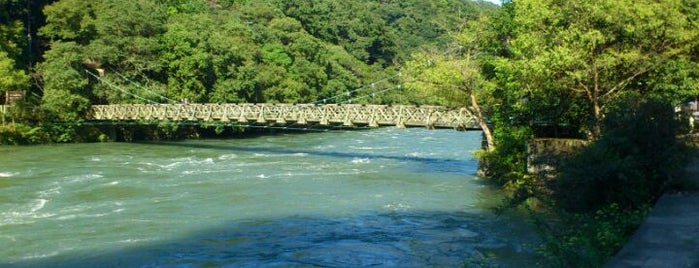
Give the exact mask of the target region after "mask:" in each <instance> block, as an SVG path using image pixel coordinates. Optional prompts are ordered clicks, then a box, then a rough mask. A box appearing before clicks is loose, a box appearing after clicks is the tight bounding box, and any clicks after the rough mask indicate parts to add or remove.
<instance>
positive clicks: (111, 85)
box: [85, 70, 159, 104]
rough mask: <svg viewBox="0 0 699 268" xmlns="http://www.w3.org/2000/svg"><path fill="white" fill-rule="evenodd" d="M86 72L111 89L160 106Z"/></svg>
mask: <svg viewBox="0 0 699 268" xmlns="http://www.w3.org/2000/svg"><path fill="white" fill-rule="evenodd" d="M85 72H86V73H88V74H89V75H91V76H92V77H94V78H97V80H98V81H100V82H102V83H105V84H107V85H108V86H109V87H111V88H114V89H117V90H119V91H121V92H123V93H125V94H127V95H129V96H132V97H134V98H137V99H139V100H143V101H146V102H149V103H152V104H159V103H158V102H155V101H152V100H149V99H146V98H144V97H141V96H139V95H136V94H133V93H131V92H128V91H126V90H124V89H122V88H120V87H118V86H116V85H114V84H112V83H109V82H107V81H105V80H103V79H102V78H100V77H99V76H97V75H95V74H93V73H91V72H90V71H88V70H85Z"/></svg>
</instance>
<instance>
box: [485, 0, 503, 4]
mask: <svg viewBox="0 0 699 268" xmlns="http://www.w3.org/2000/svg"><path fill="white" fill-rule="evenodd" d="M485 1H486V2H491V3H494V4H498V5H499V4H500V0H485Z"/></svg>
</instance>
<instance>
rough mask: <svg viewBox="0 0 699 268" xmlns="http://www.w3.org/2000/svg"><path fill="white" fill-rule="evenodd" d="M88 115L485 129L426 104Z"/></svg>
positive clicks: (113, 108) (163, 108) (122, 107)
mask: <svg viewBox="0 0 699 268" xmlns="http://www.w3.org/2000/svg"><path fill="white" fill-rule="evenodd" d="M88 120H94V121H117V122H118V121H177V122H180V121H188V122H225V123H228V122H237V123H240V124H259V125H285V126H288V125H321V126H346V127H352V126H368V127H380V126H398V127H427V128H454V129H457V130H469V129H474V130H475V129H480V128H479V127H478V124H477V123H476V120H475V119H474V117H473V116H472V115H471V114H470V113H469V111H468V110H467V109H465V108H460V109H452V108H447V107H442V106H424V105H423V106H413V105H368V104H367V105H364V104H342V105H340V104H324V105H316V104H269V103H263V104H251V103H248V104H112V105H93V106H92V107H91V108H90V111H89V113H88Z"/></svg>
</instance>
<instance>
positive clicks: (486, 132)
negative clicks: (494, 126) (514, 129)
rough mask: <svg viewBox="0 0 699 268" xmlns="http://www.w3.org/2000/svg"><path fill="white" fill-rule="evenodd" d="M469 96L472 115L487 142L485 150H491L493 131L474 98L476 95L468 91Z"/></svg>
mask: <svg viewBox="0 0 699 268" xmlns="http://www.w3.org/2000/svg"><path fill="white" fill-rule="evenodd" d="M469 97H470V98H471V107H472V109H473V116H474V117H475V118H476V122H477V123H478V126H480V127H481V129H482V130H483V136H485V141H486V143H487V144H488V148H486V150H488V152H492V151H494V150H495V137H493V132H492V131H491V130H490V127H489V126H488V122H487V121H486V120H485V117H484V116H483V112H482V111H481V107H480V105H478V100H477V99H476V95H474V94H473V91H471V92H469Z"/></svg>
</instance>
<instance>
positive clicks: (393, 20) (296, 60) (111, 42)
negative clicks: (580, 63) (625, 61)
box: [0, 0, 496, 120]
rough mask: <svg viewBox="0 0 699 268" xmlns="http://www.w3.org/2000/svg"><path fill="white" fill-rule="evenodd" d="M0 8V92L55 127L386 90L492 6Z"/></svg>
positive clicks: (16, 4) (51, 4) (45, 4)
mask: <svg viewBox="0 0 699 268" xmlns="http://www.w3.org/2000/svg"><path fill="white" fill-rule="evenodd" d="M0 5H2V6H3V7H4V8H3V14H2V20H1V22H2V27H3V28H0V29H1V30H0V35H2V36H4V37H6V38H3V40H7V41H5V42H2V44H0V45H1V46H0V47H2V53H3V54H2V60H3V64H4V66H8V67H5V68H3V70H2V71H3V75H2V76H3V77H11V78H10V79H4V80H3V81H4V82H3V84H0V89H1V90H2V91H5V90H9V89H27V90H29V91H30V94H29V96H30V98H29V101H30V102H32V103H34V104H40V106H41V107H42V108H43V110H45V111H46V112H47V113H48V114H50V115H52V116H53V115H55V116H58V117H60V118H59V119H60V120H76V119H77V118H79V116H80V113H81V112H82V111H84V110H85V109H86V108H87V106H88V105H90V104H96V103H99V104H104V103H143V102H148V101H156V102H168V101H181V100H185V99H186V100H188V101H189V102H289V103H308V102H314V101H318V100H321V99H323V98H327V97H331V96H335V95H338V94H341V93H343V92H347V91H350V90H353V89H357V88H359V87H362V86H364V85H365V84H367V83H372V82H375V81H382V83H380V84H374V85H373V86H374V87H384V88H385V87H387V86H388V85H390V84H391V83H397V80H396V79H384V78H389V77H395V76H396V75H397V74H398V70H397V66H398V65H399V64H400V63H401V62H403V61H404V60H405V59H406V58H407V57H408V56H409V55H410V53H412V52H413V51H415V50H417V49H420V48H421V47H424V46H439V45H442V44H444V43H445V42H446V41H447V40H448V39H449V37H448V36H447V35H446V33H447V32H448V31H449V30H453V28H454V27H456V26H458V25H459V24H460V23H462V22H464V21H466V20H468V19H473V18H476V17H478V16H479V14H480V13H482V12H483V11H489V12H492V11H494V10H495V9H496V6H494V5H492V4H487V3H474V2H469V1H368V0H366V1H317V0H308V1H204V0H199V1H145V0H144V1H123V2H114V1H78V0H61V1H19V0H5V1H3V2H2V3H0ZM37 10H42V11H43V16H42V14H40V13H38V12H37ZM30 24H32V25H30ZM37 30H38V31H37ZM27 31H29V32H30V36H31V37H32V40H33V42H34V43H33V44H31V45H30V44H28V43H27V42H28V40H27ZM32 59H34V62H33V64H32ZM37 61H38V62H37ZM5 62H7V63H5ZM30 64H31V68H30V67H29V66H30ZM30 75H31V76H32V77H33V79H29V77H30ZM5 80H6V81H5ZM399 95H401V94H400V93H394V94H386V95H383V96H380V99H378V100H373V101H374V102H379V103H380V102H395V101H396V99H395V98H397V96H399ZM350 97H351V96H350ZM403 101H411V100H407V99H403Z"/></svg>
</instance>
